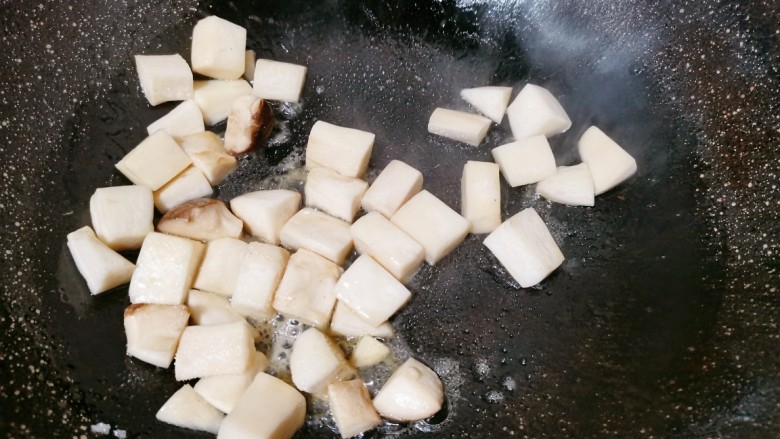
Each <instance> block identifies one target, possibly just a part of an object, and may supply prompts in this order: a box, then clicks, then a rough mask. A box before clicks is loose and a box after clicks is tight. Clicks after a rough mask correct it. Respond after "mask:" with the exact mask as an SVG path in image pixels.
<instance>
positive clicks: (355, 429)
mask: <svg viewBox="0 0 780 439" xmlns="http://www.w3.org/2000/svg"><path fill="white" fill-rule="evenodd" d="M328 403H329V404H330V411H331V412H332V413H333V418H334V419H335V421H336V426H337V427H338V429H339V434H341V437H343V438H345V439H346V438H350V437H353V436H357V435H359V434H360V433H363V432H364V431H368V430H371V429H372V428H374V427H376V426H377V425H379V423H380V422H381V419H379V414H378V413H377V412H376V410H375V409H374V405H373V404H372V403H371V396H370V395H369V394H368V389H366V385H365V384H363V381H362V380H360V379H355V380H349V381H340V382H337V383H333V384H331V385H329V386H328Z"/></svg>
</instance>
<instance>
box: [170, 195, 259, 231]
mask: <svg viewBox="0 0 780 439" xmlns="http://www.w3.org/2000/svg"><path fill="white" fill-rule="evenodd" d="M243 228H244V222H243V221H241V220H240V219H239V218H237V217H236V216H235V215H233V214H232V213H231V212H230V210H228V208H227V206H225V203H223V202H222V201H220V200H215V199H213V198H198V199H195V200H190V201H187V202H184V203H182V204H180V205H178V206H176V207H174V208H173V209H171V210H169V211H168V212H167V213H166V214H165V215H163V217H162V218H161V219H160V222H159V223H158V224H157V230H158V231H160V232H163V233H169V234H171V235H178V236H183V237H185V238H191V239H197V240H200V241H210V240H212V239H219V238H239V237H240V236H241V231H242V230H243Z"/></svg>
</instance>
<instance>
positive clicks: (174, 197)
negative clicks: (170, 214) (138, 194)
mask: <svg viewBox="0 0 780 439" xmlns="http://www.w3.org/2000/svg"><path fill="white" fill-rule="evenodd" d="M213 193H214V188H212V187H211V183H209V181H208V180H207V179H206V176H205V175H203V173H202V172H200V169H198V168H196V167H195V166H190V167H188V168H187V169H185V170H184V171H182V173H181V174H179V175H177V176H176V177H174V178H173V180H171V181H169V182H168V183H165V185H164V186H163V187H161V188H160V189H157V190H156V191H154V206H155V207H156V208H157V210H159V211H160V213H165V212H167V211H169V210H170V209H173V208H174V207H176V206H178V205H180V204H182V203H184V202H186V201H190V200H194V199H197V198H203V197H208V196H209V195H211V194H213Z"/></svg>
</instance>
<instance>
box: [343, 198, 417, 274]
mask: <svg viewBox="0 0 780 439" xmlns="http://www.w3.org/2000/svg"><path fill="white" fill-rule="evenodd" d="M350 231H351V232H352V240H353V241H354V243H355V249H357V251H358V252H359V253H360V254H364V255H369V256H371V257H372V258H374V259H375V260H376V261H377V262H379V263H380V264H381V265H382V267H384V268H385V269H386V270H387V271H388V272H390V274H392V275H393V276H395V278H396V279H398V280H400V281H401V282H406V281H407V280H408V279H409V278H411V276H412V275H413V274H414V273H415V272H416V271H417V269H418V268H419V267H420V265H421V264H422V262H423V261H424V260H425V250H423V248H422V246H421V245H420V244H419V243H417V241H415V240H414V239H412V237H410V236H409V235H407V234H406V233H405V232H404V231H403V230H401V229H400V228H398V226H396V225H395V224H393V223H392V222H390V220H389V219H387V218H385V217H384V216H382V214H380V213H378V212H370V213H368V214H366V215H364V216H362V217H360V218H359V219H358V220H357V221H355V223H354V224H352V227H350Z"/></svg>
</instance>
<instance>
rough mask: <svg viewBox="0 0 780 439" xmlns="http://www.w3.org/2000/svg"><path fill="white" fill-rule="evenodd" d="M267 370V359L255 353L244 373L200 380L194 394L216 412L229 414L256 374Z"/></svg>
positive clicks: (261, 354) (259, 353) (260, 353)
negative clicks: (211, 406) (215, 409)
mask: <svg viewBox="0 0 780 439" xmlns="http://www.w3.org/2000/svg"><path fill="white" fill-rule="evenodd" d="M267 368H268V359H267V358H266V357H265V355H263V353H262V352H255V360H254V361H253V362H252V365H251V366H250V367H249V369H248V370H247V371H246V372H242V373H235V374H227V375H214V376H209V377H205V378H201V379H200V380H198V382H197V383H196V384H195V387H194V389H195V392H197V393H198V395H200V396H201V397H202V398H203V399H204V400H206V402H208V403H209V404H211V405H213V406H214V407H215V408H217V409H218V410H220V411H222V412H225V413H230V412H231V411H233V408H234V407H235V406H236V404H237V403H238V400H239V398H241V395H243V394H244V392H245V391H246V389H247V388H248V387H249V385H250V384H252V381H253V380H254V379H255V377H256V376H257V374H258V373H260V372H263V371H265V370H266V369H267Z"/></svg>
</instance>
